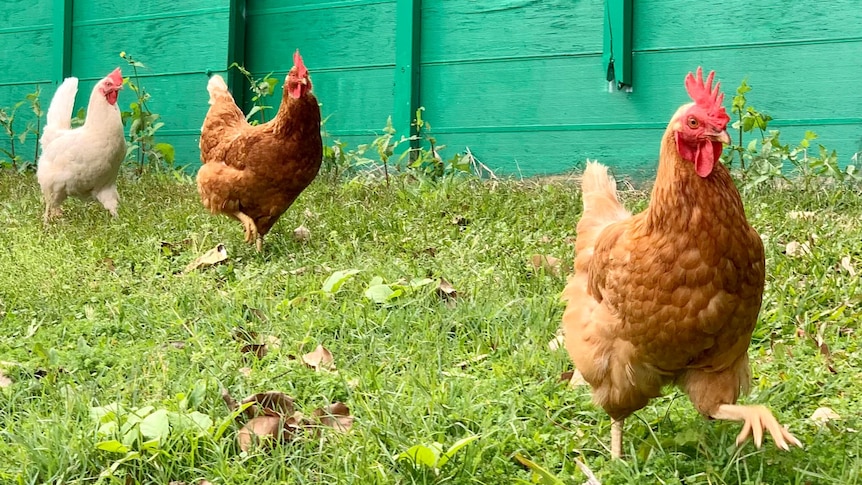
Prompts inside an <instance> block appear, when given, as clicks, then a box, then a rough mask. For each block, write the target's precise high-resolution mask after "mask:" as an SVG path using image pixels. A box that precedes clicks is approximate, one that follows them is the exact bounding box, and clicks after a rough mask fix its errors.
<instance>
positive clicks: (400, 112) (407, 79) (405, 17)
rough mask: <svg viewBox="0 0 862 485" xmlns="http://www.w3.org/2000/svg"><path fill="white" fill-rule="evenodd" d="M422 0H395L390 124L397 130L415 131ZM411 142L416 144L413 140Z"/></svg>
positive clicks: (404, 131) (412, 132)
mask: <svg viewBox="0 0 862 485" xmlns="http://www.w3.org/2000/svg"><path fill="white" fill-rule="evenodd" d="M421 7H422V1H421V0H396V5H395V17H396V19H395V107H394V110H393V114H392V124H393V126H394V128H395V130H396V131H397V133H398V134H400V135H403V136H411V135H414V134H415V133H416V127H415V126H413V123H412V122H413V119H414V117H415V116H416V110H417V109H418V108H419V61H420V59H419V56H420V53H419V47H420V46H419V41H420V17H421ZM410 145H411V146H416V145H418V142H412V143H411V144H410Z"/></svg>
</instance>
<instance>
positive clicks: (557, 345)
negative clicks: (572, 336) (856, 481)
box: [548, 328, 566, 352]
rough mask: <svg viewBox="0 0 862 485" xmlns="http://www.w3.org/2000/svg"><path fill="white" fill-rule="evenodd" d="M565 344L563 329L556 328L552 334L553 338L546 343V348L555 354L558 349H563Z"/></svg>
mask: <svg viewBox="0 0 862 485" xmlns="http://www.w3.org/2000/svg"><path fill="white" fill-rule="evenodd" d="M565 343H566V337H565V336H564V335H563V329H562V328H558V329H557V332H556V333H555V334H554V338H553V339H551V341H550V342H548V348H549V349H550V350H551V352H555V351H557V350H558V349H561V348H563V347H564V345H565Z"/></svg>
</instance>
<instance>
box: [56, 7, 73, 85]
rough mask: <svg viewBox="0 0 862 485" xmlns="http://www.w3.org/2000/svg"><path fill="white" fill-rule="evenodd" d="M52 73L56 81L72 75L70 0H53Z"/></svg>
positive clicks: (61, 80)
mask: <svg viewBox="0 0 862 485" xmlns="http://www.w3.org/2000/svg"><path fill="white" fill-rule="evenodd" d="M52 40H53V50H54V75H53V78H54V80H55V81H57V82H58V83H60V82H63V79H66V78H67V77H69V76H71V75H72V0H54V33H53V36H52Z"/></svg>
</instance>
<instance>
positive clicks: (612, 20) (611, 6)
mask: <svg viewBox="0 0 862 485" xmlns="http://www.w3.org/2000/svg"><path fill="white" fill-rule="evenodd" d="M603 32H604V35H603V42H602V60H603V61H604V65H605V72H606V73H607V78H606V79H607V80H608V81H609V82H610V81H613V82H614V84H616V87H617V88H621V87H623V86H631V85H632V0H605V18H604V30H603Z"/></svg>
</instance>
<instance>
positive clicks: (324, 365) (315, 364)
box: [302, 345, 335, 371]
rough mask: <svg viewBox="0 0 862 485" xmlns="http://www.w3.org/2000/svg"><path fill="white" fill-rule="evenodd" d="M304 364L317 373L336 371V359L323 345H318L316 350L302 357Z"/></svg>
mask: <svg viewBox="0 0 862 485" xmlns="http://www.w3.org/2000/svg"><path fill="white" fill-rule="evenodd" d="M302 362H304V363H305V365H307V366H309V367H311V368H312V369H314V370H316V371H320V370H333V369H335V359H334V358H333V357H332V352H330V351H329V350H327V349H326V347H324V346H323V345H318V346H317V347H316V348H315V349H314V350H312V351H311V352H309V353H307V354H305V355H303V356H302Z"/></svg>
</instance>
